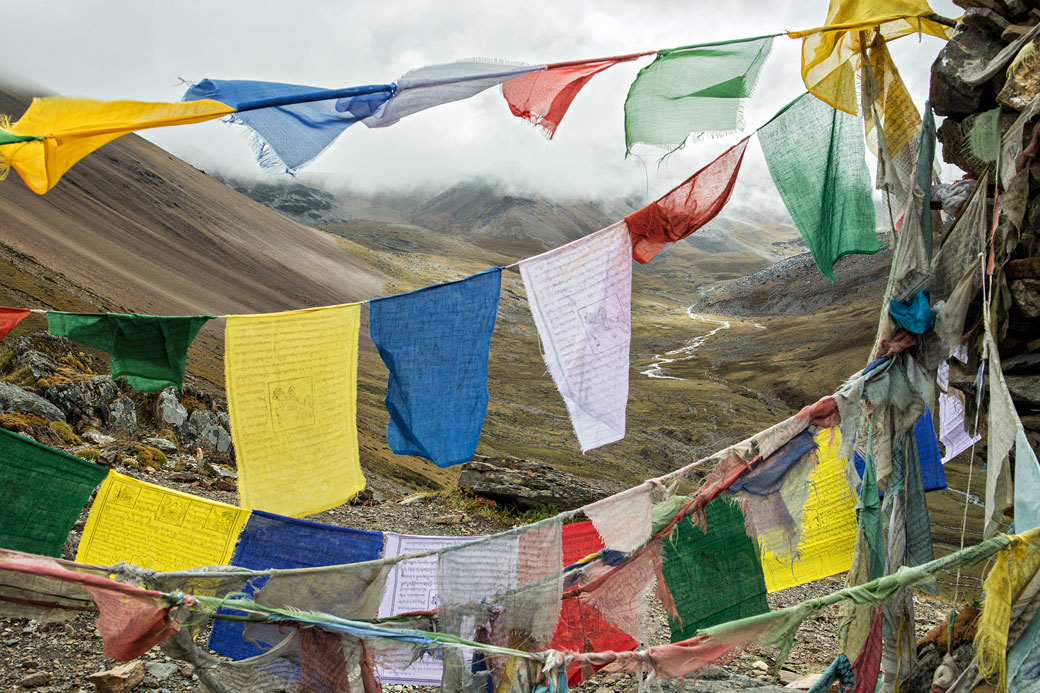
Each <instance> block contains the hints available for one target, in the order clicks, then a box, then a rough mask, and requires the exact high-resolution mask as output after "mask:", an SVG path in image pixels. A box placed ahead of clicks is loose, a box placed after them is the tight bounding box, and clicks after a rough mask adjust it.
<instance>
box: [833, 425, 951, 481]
mask: <svg viewBox="0 0 1040 693" xmlns="http://www.w3.org/2000/svg"><path fill="white" fill-rule="evenodd" d="M914 444H915V445H916V446H917V457H918V461H919V462H920V465H921V480H922V482H923V484H924V490H925V491H942V490H943V489H944V488H946V471H945V470H944V469H943V461H942V459H941V458H940V457H939V438H938V437H937V436H936V434H935V424H934V423H933V422H932V410H931V409H929V408H928V407H927V406H925V408H924V413H923V414H921V416H919V417H918V418H917V421H915V422H914ZM853 464H855V466H856V473H857V474H859V476H860V478H861V479H862V478H863V470H864V468H865V464H866V463H865V462H864V459H863V456H862V455H860V454H859V453H858V452H857V453H855V457H854V459H853ZM880 497H881V498H884V497H885V494H884V493H882V494H880Z"/></svg>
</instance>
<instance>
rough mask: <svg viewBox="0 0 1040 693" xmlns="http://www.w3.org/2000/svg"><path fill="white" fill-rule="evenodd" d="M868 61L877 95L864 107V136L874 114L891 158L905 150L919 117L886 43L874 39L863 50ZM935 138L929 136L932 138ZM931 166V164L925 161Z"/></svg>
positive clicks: (916, 127)
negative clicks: (879, 120) (865, 49)
mask: <svg viewBox="0 0 1040 693" xmlns="http://www.w3.org/2000/svg"><path fill="white" fill-rule="evenodd" d="M867 59H868V60H869V61H870V74H871V75H872V76H873V79H874V85H875V86H876V88H877V93H876V94H875V95H874V103H873V104H864V114H863V115H864V118H865V125H866V130H867V135H868V136H869V135H870V131H871V129H872V128H873V127H875V126H876V123H875V118H874V114H875V112H876V115H877V116H878V117H880V119H881V130H882V133H883V136H884V138H885V149H886V150H887V151H888V152H889V154H890V155H891V156H897V155H898V153H899V152H900V151H901V150H902V149H903V147H906V146H907V145H908V144H910V142H911V141H912V140H913V138H914V133H915V132H917V129H918V128H919V127H920V125H921V114H920V113H918V112H917V107H916V106H914V101H913V99H912V98H911V97H910V92H909V91H907V89H906V85H905V84H904V83H903V79H902V78H901V77H900V76H899V70H897V69H896V64H895V62H894V61H893V60H892V54H891V53H889V52H888V46H887V45H886V41H885V39H884V38H882V37H881V36H875V37H874V41H873V43H872V44H871V46H870V47H869V48H868V49H867ZM934 136H935V135H934V134H933V135H932V137H934ZM928 165H929V167H931V161H929V162H928ZM929 172H930V168H929Z"/></svg>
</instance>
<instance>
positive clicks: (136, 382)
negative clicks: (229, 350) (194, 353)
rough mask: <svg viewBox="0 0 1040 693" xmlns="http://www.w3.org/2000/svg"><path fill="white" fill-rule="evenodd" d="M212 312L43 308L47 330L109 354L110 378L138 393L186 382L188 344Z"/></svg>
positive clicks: (189, 344)
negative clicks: (166, 313) (143, 312)
mask: <svg viewBox="0 0 1040 693" xmlns="http://www.w3.org/2000/svg"><path fill="white" fill-rule="evenodd" d="M212 317H213V316H211V315H186V316H160V315H138V314H137V313H132V314H130V315H124V314H121V313H62V312H59V311H56V310H51V311H48V312H47V328H48V330H49V331H50V333H51V334H53V335H57V336H59V337H68V338H69V339H71V340H74V341H76V342H80V343H81V344H86V345H87V346H91V347H94V348H95V349H101V350H103V351H107V352H108V353H109V354H112V368H111V370H112V377H114V378H118V377H119V376H125V377H126V379H127V382H129V383H130V387H132V388H134V390H136V391H138V392H155V391H157V390H162V389H163V388H166V387H169V386H170V385H173V386H174V387H176V388H177V389H178V390H179V389H181V387H182V386H183V384H184V368H185V364H186V362H187V358H188V347H189V346H191V343H192V341H193V340H194V339H195V335H197V334H198V333H199V330H200V329H202V326H203V325H205V324H206V322H207V321H209V320H211V319H212Z"/></svg>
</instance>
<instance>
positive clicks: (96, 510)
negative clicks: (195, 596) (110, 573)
mask: <svg viewBox="0 0 1040 693" xmlns="http://www.w3.org/2000/svg"><path fill="white" fill-rule="evenodd" d="M248 517H249V511H248V510H244V509H242V508H236V507H235V506H233V505H227V504H225V503H218V502H216V501H211V500H207V499H205V498H200V497H198V496H192V495H190V494H187V493H181V492H180V491H174V490H171V489H166V488H162V487H161V486H156V485H155V484H149V483H147V482H145V481H138V480H137V479H134V478H132V477H129V476H124V475H122V474H119V473H118V472H115V471H109V473H108V476H107V477H106V478H105V480H104V481H103V482H101V488H99V489H98V493H97V497H96V498H95V499H94V505H93V506H91V508H90V514H89V515H88V516H87V523H86V526H85V527H84V528H83V538H82V539H81V540H80V543H79V549H78V550H77V551H76V560H77V561H79V562H80V563H92V564H95V565H112V564H114V563H118V562H119V561H126V562H127V563H130V564H133V565H136V566H138V567H140V568H146V569H150V570H160V571H175V570H185V569H187V568H195V567H197V566H205V565H227V562H228V561H229V560H230V559H231V554H232V552H233V551H234V549H235V540H236V539H238V534H239V532H240V531H241V530H242V525H244V524H245V522H246V519H247V518H248Z"/></svg>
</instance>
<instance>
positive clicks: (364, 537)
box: [209, 510, 383, 660]
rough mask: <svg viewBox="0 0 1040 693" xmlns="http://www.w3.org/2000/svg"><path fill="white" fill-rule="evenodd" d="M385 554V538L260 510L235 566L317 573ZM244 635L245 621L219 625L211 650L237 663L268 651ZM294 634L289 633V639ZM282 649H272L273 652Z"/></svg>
mask: <svg viewBox="0 0 1040 693" xmlns="http://www.w3.org/2000/svg"><path fill="white" fill-rule="evenodd" d="M382 550H383V533H382V532H369V531H366V530H363V529H351V528H349V527H336V526H333V525H326V524H321V523H319V522H308V521H307V520H297V519H294V518H291V517H282V516H281V515H272V514H271V513H265V512H263V511H260V510H255V511H253V513H252V514H251V515H250V516H249V521H248V522H247V523H246V526H245V529H243V530H242V536H241V537H239V540H238V548H237V549H235V555H234V557H233V558H232V559H231V565H234V566H239V567H241V568H248V569H250V570H269V569H272V568H274V569H277V570H289V569H293V568H315V567H318V566H327V565H342V564H344V563H359V562H361V561H374V560H376V559H377V558H379V553H380V552H381V551H382ZM267 580H268V577H267V576H258V577H255V578H252V579H251V580H249V582H247V583H246V585H245V588H244V589H243V590H242V592H244V593H245V594H246V595H247V596H248V598H250V599H252V596H253V594H254V593H255V592H256V591H258V590H259V589H261V588H262V587H263V586H264V585H265V584H267ZM229 611H230V613H243V612H237V611H234V610H229ZM244 629H245V624H243V623H242V622H241V621H224V620H221V619H215V620H214V623H213V631H212V632H211V633H210V636H209V647H210V649H211V650H213V651H214V652H217V653H219V654H222V655H224V656H225V657H230V658H231V659H235V660H238V659H245V658H247V657H255V656H256V655H259V654H262V653H263V652H264V650H263V649H261V648H259V647H257V645H256V644H254V643H252V642H248V641H246V639H245V638H244V637H243V636H242V633H243V630H244ZM288 634H289V633H288V631H286V632H285V635H286V636H287V635H288ZM279 642H280V641H279ZM276 644H278V643H277V642H269V643H267V645H268V646H273V645H276Z"/></svg>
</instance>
